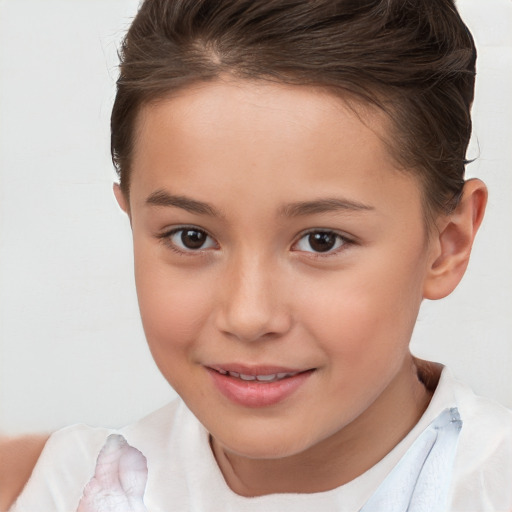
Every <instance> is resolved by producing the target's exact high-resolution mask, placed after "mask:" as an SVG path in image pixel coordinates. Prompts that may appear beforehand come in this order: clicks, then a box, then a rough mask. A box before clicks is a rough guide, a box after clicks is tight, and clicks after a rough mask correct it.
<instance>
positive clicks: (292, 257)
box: [129, 82, 428, 458]
mask: <svg viewBox="0 0 512 512" xmlns="http://www.w3.org/2000/svg"><path fill="white" fill-rule="evenodd" d="M362 118H364V122H363V121H362V120H361V119H362ZM369 127H371V129H370V128H369ZM385 131H386V125H385V123H384V121H383V119H381V118H380V116H379V115H378V113H375V112H374V113H372V112H365V113H362V114H361V115H360V116H358V115H356V114H354V112H353V111H352V110H351V109H349V108H347V106H346V104H345V103H344V102H343V101H342V100H340V99H339V98H337V97H335V96H331V95H330V94H328V93H325V92H321V91H319V90H317V89H314V88H306V87H293V86H285V85H268V84H267V85H265V84H261V83H260V84H256V83H243V82H218V83H214V84H206V85H205V84H203V85H198V86H196V87H192V88H189V89H187V90H184V91H182V92H181V93H180V94H178V95H176V96H174V97H173V98H171V99H167V100H164V101H161V102H159V103H157V104H155V105H151V106H148V107H145V109H144V110H143V111H142V112H141V116H140V119H139V122H138V133H137V139H136V147H135V153H134V157H133V167H132V169H133V172H132V177H131V189H130V197H129V204H130V216H131V221H132V228H133V237H134V250H135V273H136V283H137V291H138V298H139V304H140V310H141V314H142V321H143V324H144V329H145V333H146V336H147V340H148V343H149V346H150V349H151V351H152V354H153V356H154V359H155V361H156V363H157V365H158V367H159V368H160V370H161V372H162V373H163V375H164V376H165V378H166V379H167V380H168V381H169V383H170V384H171V385H172V386H173V387H174V388H175V390H176V391H177V392H178V393H179V394H180V395H181V397H182V398H183V399H184V400H185V402H186V403H187V405H188V406H189V408H190V409H191V410H192V411H193V412H194V413H195V415H196V416H197V417H198V418H199V420H200V421H201V422H202V423H203V425H204V426H205V427H206V428H207V429H208V431H209V432H210V433H211V434H212V436H213V438H214V439H215V440H216V441H217V442H218V443H220V445H222V446H223V447H225V448H226V449H227V450H230V451H232V452H233V453H237V454H242V455H246V456H248V457H253V458H273V457H283V456H286V455H292V454H297V453H300V452H302V451H305V450H307V449H308V448H311V447H314V446H315V445H316V444H318V443H320V442H322V441H323V440H325V439H327V438H329V437H330V436H333V435H336V434H338V433H342V432H344V431H346V429H347V428H348V427H349V425H351V424H354V422H356V421H357V419H358V418H360V417H361V416H363V415H364V414H365V411H367V410H368V409H369V408H371V407H372V406H373V404H375V403H376V402H377V401H378V399H379V397H380V396H382V395H383V393H385V391H386V390H387V389H388V388H389V387H390V385H391V383H392V382H393V381H394V379H395V378H396V375H397V374H398V372H399V371H400V368H401V367H402V364H403V361H404V358H405V357H406V356H407V355H408V354H409V352H408V343H409V340H410V337H411V333H412V329H413V326H414V323H415V320H416V316H417V313H418V308H419V305H420V302H421V299H422V295H423V284H424V280H425V275H426V268H427V263H426V262H427V258H428V256H427V254H428V250H427V248H428V244H427V237H426V234H425V228H424V222H423V215H422V203H421V195H420V189H419V185H418V183H417V182H416V180H415V179H414V178H413V177H411V175H409V174H406V173H404V172H401V171H398V170H397V169H396V165H395V163H394V162H393V161H392V159H391V158H390V156H389V155H388V153H387V151H386V148H385V145H384V144H383V143H382V141H381V137H380V134H384V133H385Z"/></svg>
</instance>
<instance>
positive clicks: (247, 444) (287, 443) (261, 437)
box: [213, 429, 313, 460]
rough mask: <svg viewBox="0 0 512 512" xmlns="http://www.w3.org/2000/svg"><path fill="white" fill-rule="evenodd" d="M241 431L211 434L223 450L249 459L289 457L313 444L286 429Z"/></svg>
mask: <svg viewBox="0 0 512 512" xmlns="http://www.w3.org/2000/svg"><path fill="white" fill-rule="evenodd" d="M241 432H243V431H239V432H237V433H229V434H228V435H226V436H219V437H216V436H215V435H213V437H214V438H215V439H216V440H217V442H218V443H219V444H220V445H221V446H222V447H223V448H224V449H225V450H227V451H229V452H231V453H234V454H236V455H238V456H240V457H247V458H249V459H269V460H271V459H282V458H285V457H291V456H293V455H297V454H299V453H301V452H303V451H305V450H307V449H308V448H310V446H311V444H313V443H310V440H309V439H305V438H304V437H301V436H297V438H295V436H293V437H292V436H290V434H289V432H287V431H286V430H285V431H283V430H281V431H280V432H275V431H273V429H268V430H264V431H260V432H254V431H252V432H247V431H245V432H243V434H242V435H240V434H241Z"/></svg>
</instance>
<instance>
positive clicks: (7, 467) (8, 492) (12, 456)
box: [0, 434, 48, 512]
mask: <svg viewBox="0 0 512 512" xmlns="http://www.w3.org/2000/svg"><path fill="white" fill-rule="evenodd" d="M47 439H48V436H47V435H44V434H39V435H24V436H16V437H10V436H0V511H1V512H3V511H5V510H8V509H9V507H10V506H11V505H12V504H13V503H14V500H15V499H16V497H17V496H18V494H19V493H20V492H21V490H22V489H23V486H24V485H25V483H26V482H27V480H28V479H29V477H30V474H31V473H32V469H33V468H34V466H35V464H36V462H37V459H38V457H39V455H40V454H41V452H42V450H43V447H44V445H45V443H46V441H47Z"/></svg>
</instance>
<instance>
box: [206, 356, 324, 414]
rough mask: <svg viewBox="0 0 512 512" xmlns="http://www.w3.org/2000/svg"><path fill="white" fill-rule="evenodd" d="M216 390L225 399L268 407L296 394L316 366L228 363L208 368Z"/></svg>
mask: <svg viewBox="0 0 512 512" xmlns="http://www.w3.org/2000/svg"><path fill="white" fill-rule="evenodd" d="M206 369H207V370H208V373H209V374H210V376H211V378H212V380H213V384H214V389H216V390H217V391H219V392H220V393H221V395H223V396H224V398H227V399H228V400H229V401H230V402H232V403H234V404H236V405H242V406H244V407H251V408H252V407H268V406H272V405H277V404H279V403H280V402H283V401H284V400H286V399H288V398H289V397H291V396H292V395H294V394H295V393H296V392H297V391H298V390H299V389H300V388H302V387H303V386H304V385H305V384H306V383H307V382H308V381H309V378H310V377H311V375H313V374H314V373H315V369H308V370H292V369H288V368H277V367H260V368H246V367H240V366H234V365H233V366H231V367H230V365H226V366H225V367H220V366H215V367H207V368H206Z"/></svg>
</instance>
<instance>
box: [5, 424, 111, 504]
mask: <svg viewBox="0 0 512 512" xmlns="http://www.w3.org/2000/svg"><path fill="white" fill-rule="evenodd" d="M109 433H110V431H109V430H108V429H103V428H92V427H88V426H86V425H73V426H70V427H66V428H63V429H61V430H58V431H57V432H55V433H53V434H52V435H51V436H50V437H49V439H48V441H47V442H46V444H45V445H44V448H43V450H42V452H41V455H40V457H39V459H38V461H37V464H36V465H35V467H34V469H33V471H32V474H31V476H30V478H29V480H28V482H27V484H26V485H25V487H24V488H23V491H22V493H21V495H20V496H19V497H18V499H17V500H16V503H15V505H14V507H13V509H12V510H13V512H18V511H19V512H21V511H27V512H28V511H30V512H37V511H38V510H40V511H43V510H52V511H54V512H58V511H66V512H69V511H70V510H75V509H76V506H77V504H78V501H79V500H80V497H81V494H82V490H83V487H84V486H85V484H86V483H87V481H88V480H89V479H90V478H91V474H93V473H94V467H95V463H96V457H97V455H98V453H99V451H100V449H101V447H102V446H103V445H104V443H105V440H106V438H107V436H108V435H109Z"/></svg>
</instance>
